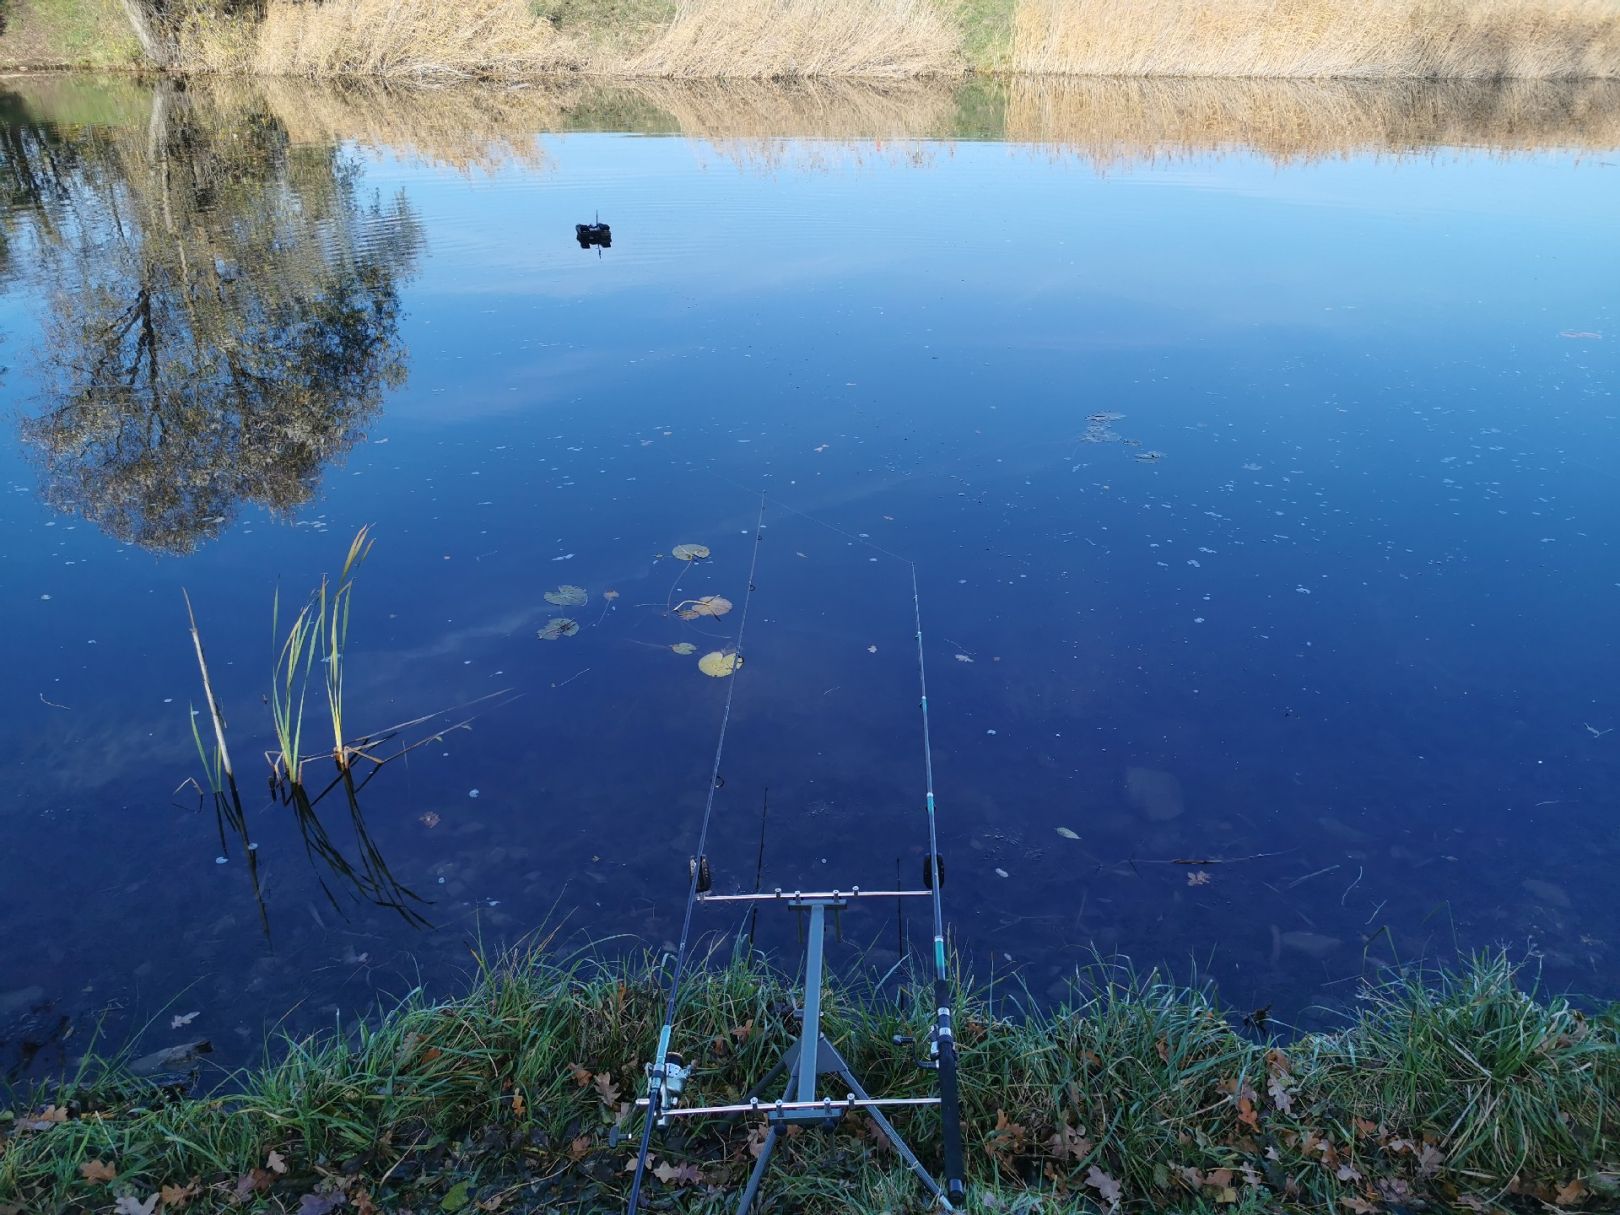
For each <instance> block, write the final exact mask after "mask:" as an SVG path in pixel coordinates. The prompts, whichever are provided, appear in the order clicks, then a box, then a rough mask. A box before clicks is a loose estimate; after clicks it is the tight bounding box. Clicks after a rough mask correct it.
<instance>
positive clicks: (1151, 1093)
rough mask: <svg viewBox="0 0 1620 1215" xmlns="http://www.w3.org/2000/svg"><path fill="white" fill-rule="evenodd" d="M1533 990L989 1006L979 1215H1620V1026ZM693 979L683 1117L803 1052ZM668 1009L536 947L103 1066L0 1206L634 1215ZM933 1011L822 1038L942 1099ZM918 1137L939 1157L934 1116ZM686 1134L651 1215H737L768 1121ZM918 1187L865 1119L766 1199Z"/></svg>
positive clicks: (851, 1025) (975, 1077)
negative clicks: (631, 1179)
mask: <svg viewBox="0 0 1620 1215" xmlns="http://www.w3.org/2000/svg"><path fill="white" fill-rule="evenodd" d="M1525 979H1526V976H1525V975H1524V974H1522V973H1516V972H1515V971H1514V969H1513V968H1512V967H1511V966H1509V965H1508V964H1507V963H1506V962H1505V961H1504V960H1503V959H1501V958H1486V959H1480V960H1477V961H1475V962H1474V963H1472V964H1471V965H1469V966H1467V967H1466V968H1464V969H1463V970H1462V971H1460V972H1458V973H1453V974H1445V975H1433V976H1430V977H1429V981H1428V982H1426V983H1425V982H1419V981H1417V980H1409V981H1404V982H1401V983H1399V984H1396V985H1392V986H1384V987H1376V988H1368V989H1367V990H1365V991H1364V992H1363V993H1362V995H1361V998H1360V999H1359V1001H1358V1002H1357V1008H1358V1010H1359V1011H1358V1014H1357V1016H1356V1017H1355V1019H1354V1020H1353V1021H1351V1022H1348V1023H1347V1025H1346V1026H1345V1028H1344V1029H1343V1030H1342V1031H1340V1032H1337V1033H1332V1034H1319V1035H1312V1036H1307V1037H1302V1038H1299V1039H1297V1040H1295V1041H1292V1042H1288V1043H1286V1044H1283V1043H1273V1042H1262V1041H1258V1040H1256V1039H1255V1037H1254V1036H1253V1035H1252V1034H1245V1033H1244V1032H1242V1031H1240V1030H1239V1029H1238V1028H1235V1027H1234V1026H1233V1024H1232V1023H1231V1022H1229V1021H1228V1019H1227V1018H1226V1017H1225V1016H1224V1015H1223V1014H1222V1012H1221V1010H1220V1009H1219V1008H1218V1007H1217V1006H1216V1005H1215V1004H1214V1003H1213V1002H1212V1000H1211V998H1210V997H1209V995H1208V994H1207V993H1205V992H1202V991H1197V990H1189V989H1186V988H1183V987H1179V986H1175V985H1172V984H1168V983H1165V982H1163V981H1162V980H1161V979H1160V978H1159V977H1157V976H1156V975H1153V974H1148V975H1132V974H1130V973H1129V972H1127V971H1124V970H1121V969H1118V968H1102V967H1098V968H1096V969H1093V970H1091V971H1089V972H1083V973H1082V974H1081V975H1080V976H1079V980H1078V982H1077V985H1076V988H1075V997H1074V1000H1073V1001H1072V1003H1071V1004H1070V1006H1069V1007H1067V1008H1064V1009H1061V1010H1058V1011H1055V1012H1051V1013H1035V1012H1031V1013H1029V1014H1027V1015H1024V1016H1013V1015H1010V1014H1011V1013H1012V1012H1013V1011H1014V1010H1015V1009H1016V1008H1017V1006H1018V1004H1019V1001H1018V999H1017V998H1016V993H1013V992H987V991H985V990H975V991H970V992H967V993H964V994H963V996H962V999H961V1003H960V1006H959V1013H958V1025H959V1032H960V1037H961V1044H962V1049H963V1058H962V1067H963V1084H964V1119H965V1125H966V1141H967V1145H968V1153H969V1167H970V1179H971V1181H972V1183H973V1186H974V1190H975V1199H974V1204H973V1208H972V1209H974V1210H979V1211H997V1212H1025V1213H1028V1215H1036V1213H1038V1212H1047V1211H1050V1212H1058V1211H1080V1210H1093V1209H1101V1210H1107V1209H1114V1210H1118V1211H1127V1212H1169V1211H1174V1212H1192V1211H1210V1212H1214V1211H1238V1212H1252V1213H1258V1212H1262V1211H1266V1212H1272V1211H1279V1210H1297V1211H1307V1210H1309V1211H1316V1212H1327V1211H1334V1212H1375V1211H1386V1210H1387V1211H1393V1210H1401V1209H1416V1208H1417V1206H1418V1205H1420V1204H1423V1203H1428V1204H1431V1206H1430V1209H1433V1208H1435V1207H1438V1208H1439V1209H1444V1210H1464V1209H1467V1210H1477V1211H1493V1210H1524V1211H1530V1210H1537V1209H1545V1208H1544V1207H1543V1206H1542V1204H1544V1203H1556V1204H1557V1205H1559V1206H1561V1207H1564V1208H1566V1209H1569V1208H1580V1207H1582V1206H1583V1205H1584V1206H1585V1207H1587V1208H1588V1209H1602V1208H1605V1207H1606V1208H1608V1209H1613V1204H1614V1203H1615V1202H1616V1200H1617V1199H1620V1111H1617V1109H1616V1107H1615V1100H1616V1096H1617V1094H1620V1008H1615V1007H1611V1008H1610V1009H1608V1010H1607V1011H1605V1012H1603V1013H1601V1014H1599V1015H1597V1016H1587V1015H1583V1014H1582V1013H1581V1012H1579V1011H1577V1010H1576V1009H1575V1008H1573V1007H1572V1006H1571V1005H1570V1004H1569V1003H1568V1002H1566V1001H1565V1000H1564V999H1562V998H1560V997H1557V996H1553V995H1549V994H1548V993H1544V992H1538V991H1536V990H1534V988H1533V985H1532V986H1530V987H1529V988H1528V989H1527V987H1526V985H1525ZM687 990H688V993H689V996H688V998H687V1000H686V1002H685V1007H684V1011H683V1014H682V1016H681V1018H680V1021H679V1026H678V1030H677V1041H676V1044H677V1046H678V1047H681V1048H684V1049H685V1050H686V1051H688V1052H689V1054H695V1055H696V1057H697V1059H698V1064H699V1066H698V1070H697V1073H696V1075H695V1077H694V1079H693V1082H692V1083H691V1085H690V1087H689V1090H688V1095H689V1100H691V1101H699V1100H701V1101H719V1100H728V1099H734V1098H736V1097H737V1096H738V1095H739V1094H740V1093H741V1092H742V1091H743V1090H744V1088H745V1087H746V1086H747V1084H748V1083H749V1082H750V1081H751V1080H752V1079H753V1078H756V1077H758V1076H759V1075H761V1074H763V1072H764V1071H765V1070H766V1069H767V1068H768V1066H769V1065H770V1063H771V1061H772V1060H773V1059H774V1058H775V1056H776V1055H777V1053H778V1052H779V1051H780V1050H781V1048H782V1046H783V1045H784V1043H785V1042H787V1041H788V1040H789V1038H790V1037H791V1032H792V1030H791V1009H792V1001H793V993H792V991H791V988H790V987H789V986H787V985H786V984H784V982H783V981H782V980H781V979H780V978H779V977H778V976H775V975H773V974H772V973H770V972H769V971H767V970H765V969H764V968H762V967H761V966H759V965H757V964H754V963H751V962H748V961H746V960H740V959H739V960H734V961H732V962H731V963H730V964H728V965H717V966H713V967H710V968H709V969H707V970H705V971H703V972H701V973H700V974H698V975H696V976H694V977H693V978H692V979H691V981H690V986H689V988H688V989H687ZM660 1012H661V1004H660V999H659V993H658V990H657V985H656V981H655V975H654V974H653V972H652V971H651V970H650V969H649V968H648V967H647V966H644V965H624V966H619V965H612V966H604V965H597V964H585V963H580V964H573V965H568V964H563V963H560V962H557V961H553V960H549V959H548V958H546V957H545V956H542V955H531V956H525V957H518V958H512V959H507V960H505V961H503V962H502V963H500V964H498V965H492V966H487V967H484V968H482V969H481V970H480V971H479V973H478V974H477V976H476V979H475V981H474V983H473V985H472V988H471V990H470V991H469V992H468V994H466V995H465V996H463V997H461V998H458V999H454V1000H450V1001H443V1002H430V1001H428V1000H426V999H424V998H423V997H422V995H421V994H420V993H414V994H412V995H411V996H409V997H407V998H406V999H405V1000H404V1001H403V1002H402V1003H401V1004H399V1005H398V1006H397V1007H396V1008H394V1009H392V1010H391V1011H388V1012H386V1013H385V1014H383V1015H381V1016H379V1017H377V1018H374V1019H372V1020H370V1021H367V1022H365V1023H360V1024H354V1025H347V1026H342V1027H334V1028H333V1029H332V1030H331V1031H330V1032H328V1033H326V1034H324V1035H321V1036H318V1037H316V1038H313V1039H308V1040H300V1041H289V1042H284V1043H281V1044H280V1045H279V1046H278V1047H276V1048H274V1049H273V1050H272V1051H271V1052H270V1053H271V1055H272V1056H273V1057H274V1059H275V1061H274V1062H272V1063H270V1064H269V1065H267V1066H266V1067H264V1068H263V1069H261V1070H253V1071H247V1072H243V1073H240V1074H237V1075H233V1076H230V1077H228V1078H226V1080H225V1081H224V1082H223V1083H222V1084H220V1085H218V1086H216V1087H214V1088H213V1089H212V1090H211V1091H202V1092H192V1091H191V1090H190V1089H189V1088H187V1087H186V1086H185V1085H184V1084H180V1085H175V1086H171V1087H167V1088H165V1087H159V1086H158V1085H157V1084H155V1083H154V1082H152V1081H140V1080H136V1079H134V1078H132V1077H131V1076H130V1075H129V1074H128V1073H127V1071H126V1070H124V1069H123V1067H122V1066H121V1065H120V1064H119V1063H116V1062H115V1063H111V1064H104V1063H100V1062H90V1063H87V1064H85V1065H84V1067H83V1068H82V1069H81V1071H80V1073H79V1074H77V1075H75V1076H71V1077H67V1078H65V1079H63V1080H62V1081H60V1082H59V1083H57V1084H53V1085H48V1086H46V1087H44V1088H43V1089H41V1090H39V1091H37V1092H34V1093H31V1094H27V1095H23V1096H21V1097H19V1098H18V1099H17V1100H16V1101H15V1102H14V1104H13V1108H12V1109H11V1111H10V1112H9V1113H8V1114H6V1115H5V1116H4V1121H3V1122H0V1127H3V1128H4V1129H3V1130H0V1210H4V1211H28V1212H34V1211H39V1212H47V1211H48V1212H58V1211H70V1210H82V1211H112V1210H115V1209H116V1210H117V1211H119V1212H124V1211H130V1210H135V1209H139V1210H142V1211H146V1212H151V1211H153V1210H155V1209H157V1208H158V1207H161V1209H162V1210H165V1211H169V1210H179V1209H185V1210H188V1211H225V1210H233V1211H260V1210H264V1211H300V1212H303V1215H311V1213H312V1212H321V1211H328V1210H333V1209H338V1200H339V1199H340V1198H341V1199H342V1200H343V1201H344V1202H345V1203H346V1204H347V1205H345V1206H343V1207H342V1209H343V1210H345V1211H348V1210H353V1211H357V1212H359V1213H360V1215H366V1213H367V1212H372V1211H382V1210H387V1211H400V1210H411V1211H416V1212H422V1211H447V1212H457V1211H466V1212H473V1211H477V1210H509V1211H513V1210H522V1211H552V1210H557V1211H561V1210H569V1211H605V1210H612V1209H614V1208H615V1205H616V1204H618V1205H619V1206H620V1208H621V1209H622V1201H623V1197H624V1191H625V1187H626V1182H627V1175H626V1173H625V1171H624V1170H625V1166H626V1163H627V1162H628V1161H629V1160H630V1158H631V1154H632V1151H633V1134H634V1132H635V1131H636V1130H637V1129H638V1126H637V1121H636V1118H635V1117H634V1115H633V1112H632V1111H631V1109H630V1107H629V1105H628V1102H629V1101H630V1100H631V1099H632V1097H633V1096H634V1095H635V1094H636V1092H637V1088H638V1085H637V1081H638V1080H639V1078H640V1075H641V1065H642V1064H643V1063H644V1062H645V1060H646V1058H647V1052H648V1051H649V1050H650V1049H651V1046H652V1044H653V1042H654V1039H655V1037H656V1030H657V1023H658V1020H659V1018H660ZM928 1014H929V1007H928V999H927V993H926V991H924V990H915V991H910V990H908V991H905V992H903V993H902V994H899V995H895V994H893V993H892V991H891V992H889V993H888V994H877V993H871V992H864V993H863V992H860V991H855V990H850V989H848V988H844V989H840V990H837V991H835V992H833V993H832V994H831V996H830V998H829V1001H828V1007H827V1018H828V1033H829V1036H830V1037H831V1038H833V1040H834V1041H835V1042H836V1043H837V1044H838V1046H839V1048H840V1049H841V1050H842V1051H844V1052H845V1054H846V1055H847V1056H848V1058H849V1059H850V1062H851V1064H852V1065H853V1066H854V1067H855V1069H856V1070H857V1072H859V1073H861V1074H862V1075H863V1076H864V1077H865V1079H866V1080H867V1081H868V1086H869V1087H870V1088H871V1089H872V1090H873V1091H874V1092H877V1093H886V1094H891V1095H920V1094H923V1093H925V1092H927V1091H928V1086H929V1076H928V1074H927V1073H923V1072H920V1071H919V1070H917V1069H916V1068H915V1066H914V1065H913V1064H912V1062H911V1059H910V1055H909V1053H908V1052H907V1051H906V1050H903V1049H897V1048H895V1047H893V1046H892V1045H890V1037H891V1035H893V1034H896V1033H909V1034H914V1035H917V1036H918V1037H919V1038H920V1037H922V1036H923V1034H924V1032H925V1027H926V1024H927V1017H928ZM897 1121H899V1122H900V1124H901V1126H902V1128H903V1129H904V1130H905V1132H906V1133H907V1134H908V1135H909V1136H910V1137H911V1139H912V1142H913V1144H914V1146H916V1147H917V1148H918V1150H919V1151H920V1153H921V1155H922V1157H923V1158H924V1160H927V1161H932V1160H936V1159H937V1154H938V1151H939V1142H938V1135H937V1133H936V1127H937V1118H935V1117H934V1116H932V1115H930V1114H929V1113H916V1114H911V1115H909V1116H902V1117H900V1118H899V1119H897ZM616 1125H617V1126H618V1127H619V1128H620V1129H621V1130H623V1131H625V1132H627V1135H626V1136H625V1137H624V1138H622V1139H620V1140H619V1141H618V1142H617V1143H616V1144H615V1142H614V1138H615V1137H614V1136H613V1134H612V1132H613V1130H614V1128H615V1126H616ZM684 1130H685V1131H686V1134H687V1136H688V1137H687V1138H685V1139H684V1140H680V1139H677V1138H674V1137H672V1136H669V1135H667V1134H660V1135H659V1136H658V1138H657V1139H656V1141H655V1142H656V1147H655V1157H656V1160H655V1168H656V1170H657V1176H658V1178H660V1179H659V1180H655V1181H654V1182H653V1184H652V1190H653V1203H654V1208H655V1209H677V1208H678V1209H680V1210H684V1211H694V1212H697V1211H704V1212H706V1211H720V1210H724V1209H727V1208H728V1207H729V1206H730V1205H733V1204H734V1203H735V1198H736V1192H737V1190H738V1188H739V1187H740V1186H741V1184H742V1182H743V1179H744V1178H745V1177H746V1174H747V1172H748V1169H749V1166H750V1164H751V1163H752V1160H751V1155H750V1144H751V1140H750V1130H751V1127H750V1126H749V1125H748V1124H747V1123H746V1122H744V1123H740V1124H737V1125H734V1126H730V1127H723V1126H715V1125H697V1126H693V1125H688V1126H687V1127H686V1128H684ZM677 1192H678V1193H677ZM919 1193H920V1192H919V1190H918V1189H917V1187H916V1185H915V1183H914V1182H913V1181H911V1180H910V1179H909V1178H908V1177H907V1176H906V1175H905V1170H904V1169H903V1168H901V1167H900V1166H899V1164H898V1162H897V1160H896V1159H895V1157H894V1156H893V1154H892V1153H891V1152H889V1151H888V1150H887V1149H886V1147H885V1146H884V1145H882V1144H881V1143H879V1142H878V1141H877V1139H876V1137H875V1136H874V1134H873V1133H872V1128H871V1127H870V1126H869V1125H868V1124H867V1122H866V1120H865V1118H864V1117H862V1116H858V1115H851V1116H849V1117H847V1118H846V1119H845V1120H844V1122H843V1124H842V1125H841V1126H840V1127H839V1129H837V1130H836V1131H833V1132H827V1133H816V1132H804V1133H802V1134H798V1135H794V1136H792V1137H791V1138H790V1139H789V1140H787V1141H786V1143H785V1145H784V1150H783V1151H782V1153H781V1154H780V1157H779V1162H778V1164H777V1165H775V1166H773V1171H772V1175H771V1180H770V1181H769V1183H768V1185H767V1189H766V1199H767V1204H768V1205H767V1206H766V1207H765V1208H764V1209H766V1210H771V1211H778V1212H781V1211H798V1212H829V1213H830V1212H835V1211H836V1212H854V1213H857V1215H859V1213H862V1212H874V1213H875V1212H878V1211H887V1212H903V1211H921V1210H923V1209H926V1208H925V1206H924V1204H923V1203H922V1202H921V1199H920V1197H919ZM148 1203H150V1204H151V1205H150V1206H148V1205H146V1204H148ZM120 1204H122V1205H120Z"/></svg>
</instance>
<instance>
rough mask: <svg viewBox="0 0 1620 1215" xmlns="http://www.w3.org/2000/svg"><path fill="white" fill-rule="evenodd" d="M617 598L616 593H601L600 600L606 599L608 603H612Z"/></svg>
mask: <svg viewBox="0 0 1620 1215" xmlns="http://www.w3.org/2000/svg"><path fill="white" fill-rule="evenodd" d="M618 597H619V592H618V591H603V592H602V598H604V599H606V600H607V601H608V602H609V603H612V602H613V601H614V600H615V599H617V598H618Z"/></svg>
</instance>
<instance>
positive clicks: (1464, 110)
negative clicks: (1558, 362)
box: [1005, 77, 1620, 168]
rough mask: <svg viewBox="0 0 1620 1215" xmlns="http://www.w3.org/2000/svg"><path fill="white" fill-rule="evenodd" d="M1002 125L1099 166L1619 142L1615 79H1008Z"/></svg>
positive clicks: (1602, 146) (1586, 147) (1584, 147)
mask: <svg viewBox="0 0 1620 1215" xmlns="http://www.w3.org/2000/svg"><path fill="white" fill-rule="evenodd" d="M1005 134H1006V138H1007V139H1008V140H1009V141H1011V142H1017V143H1028V144H1038V145H1042V146H1046V147H1050V148H1053V149H1055V150H1057V151H1060V152H1062V153H1065V154H1072V155H1076V156H1079V157H1082V158H1084V159H1086V160H1089V161H1091V162H1092V163H1093V164H1094V165H1096V166H1098V167H1099V168H1107V167H1110V166H1115V165H1122V164H1132V163H1141V162H1144V161H1152V160H1158V159H1174V158H1178V157H1188V156H1201V155H1207V154H1209V153H1212V152H1215V153H1219V152H1227V151H1232V152H1241V153H1245V154H1253V153H1259V154H1261V155H1264V156H1268V157H1270V158H1271V159H1272V160H1274V161H1277V162H1279V163H1284V162H1308V161H1313V160H1321V159H1326V158H1330V157H1342V156H1353V155H1365V154H1372V155H1382V154H1389V153H1393V154H1403V153H1410V152H1424V151H1431V150H1434V149H1438V148H1479V149H1484V150H1488V151H1492V152H1524V151H1539V150H1549V149H1555V148H1557V149H1567V150H1575V151H1606V150H1608V149H1611V148H1616V147H1620V82H1614V81H1584V82H1581V83H1578V84H1571V83H1567V82H1562V81H1530V80H1525V81H1508V82H1491V81H1467V80H1459V81H1357V80H1309V81H1307V80H1132V79H1084V80H1081V79H1072V78H1071V79H1064V78H1059V77H1015V78H1013V79H1012V80H1010V81H1009V82H1008V94H1007V107H1006V132H1005Z"/></svg>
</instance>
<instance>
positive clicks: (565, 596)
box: [544, 586, 591, 607]
mask: <svg viewBox="0 0 1620 1215" xmlns="http://www.w3.org/2000/svg"><path fill="white" fill-rule="evenodd" d="M590 597H591V593H590V592H589V591H587V590H586V589H585V588H584V587H582V586H559V587H558V588H557V589H556V590H554V591H547V592H546V593H545V595H544V599H545V601H546V602H547V603H554V604H556V605H557V606H558V607H582V606H584V604H586V603H587V602H588V601H589V600H590Z"/></svg>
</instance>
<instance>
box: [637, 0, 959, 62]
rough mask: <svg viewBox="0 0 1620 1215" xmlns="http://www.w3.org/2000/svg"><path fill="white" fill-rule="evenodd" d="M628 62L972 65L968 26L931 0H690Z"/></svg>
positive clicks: (684, 1) (682, 0) (681, 4)
mask: <svg viewBox="0 0 1620 1215" xmlns="http://www.w3.org/2000/svg"><path fill="white" fill-rule="evenodd" d="M622 67H623V70H624V71H626V72H628V73H630V74H632V75H639V76H668V77H686V78H697V77H707V78H724V77H735V78H745V79H755V80H762V79H777V78H788V77H814V76H864V77H906V76H932V75H945V74H948V73H955V72H960V71H961V70H962V54H961V33H960V31H959V30H958V29H957V28H956V26H955V25H954V24H953V23H952V22H951V21H950V20H949V19H948V18H947V17H945V16H944V14H943V13H942V12H941V11H940V10H939V8H938V7H936V6H935V5H934V4H932V3H930V2H929V0H680V4H679V7H678V8H677V10H676V14H675V20H674V21H673V22H672V23H671V24H670V25H669V27H668V28H667V29H666V30H665V31H664V32H663V34H662V35H660V36H659V38H658V39H657V40H656V41H655V42H654V43H653V44H652V45H651V46H649V47H647V49H646V50H644V51H642V52H641V53H640V54H638V55H635V56H634V57H632V58H631V59H629V60H628V61H627V62H625V63H624V64H623V65H622Z"/></svg>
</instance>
